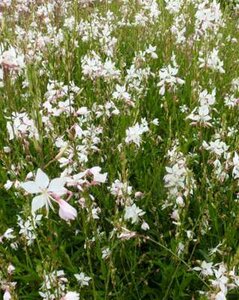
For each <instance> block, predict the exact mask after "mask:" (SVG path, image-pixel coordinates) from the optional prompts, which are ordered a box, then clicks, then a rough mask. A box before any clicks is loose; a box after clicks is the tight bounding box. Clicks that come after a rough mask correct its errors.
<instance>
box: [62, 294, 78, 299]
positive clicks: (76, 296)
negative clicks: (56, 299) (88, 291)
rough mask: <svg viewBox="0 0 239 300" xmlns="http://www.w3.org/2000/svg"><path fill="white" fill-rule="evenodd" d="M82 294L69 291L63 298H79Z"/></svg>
mask: <svg viewBox="0 0 239 300" xmlns="http://www.w3.org/2000/svg"><path fill="white" fill-rule="evenodd" d="M79 299H80V294H79V293H76V292H67V293H66V294H65V296H64V297H62V298H61V300H79Z"/></svg>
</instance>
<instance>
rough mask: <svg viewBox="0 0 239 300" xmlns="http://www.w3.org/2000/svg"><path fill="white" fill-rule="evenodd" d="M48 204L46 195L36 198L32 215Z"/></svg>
mask: <svg viewBox="0 0 239 300" xmlns="http://www.w3.org/2000/svg"><path fill="white" fill-rule="evenodd" d="M46 204H47V198H46V196H45V195H39V196H36V197H34V198H33V200H32V213H34V212H35V211H36V210H38V209H40V208H42V207H43V206H44V205H46Z"/></svg>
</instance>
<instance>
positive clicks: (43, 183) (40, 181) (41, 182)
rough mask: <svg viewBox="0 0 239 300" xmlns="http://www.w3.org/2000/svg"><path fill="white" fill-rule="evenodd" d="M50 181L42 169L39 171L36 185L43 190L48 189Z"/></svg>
mask: <svg viewBox="0 0 239 300" xmlns="http://www.w3.org/2000/svg"><path fill="white" fill-rule="evenodd" d="M49 181H50V180H49V178H48V176H47V175H46V173H44V172H43V171H42V170H41V169H38V170H37V174H36V179H35V182H36V184H37V185H38V186H39V187H41V188H42V189H46V188H47V187H48V184H49Z"/></svg>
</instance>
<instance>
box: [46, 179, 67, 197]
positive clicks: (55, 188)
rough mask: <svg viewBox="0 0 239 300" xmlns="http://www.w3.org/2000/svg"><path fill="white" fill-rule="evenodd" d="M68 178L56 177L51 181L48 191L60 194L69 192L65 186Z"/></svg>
mask: <svg viewBox="0 0 239 300" xmlns="http://www.w3.org/2000/svg"><path fill="white" fill-rule="evenodd" d="M66 182H67V179H66V178H64V177H62V178H55V179H53V180H52V181H51V182H50V185H49V188H48V191H49V192H53V193H56V194H58V195H63V194H65V193H66V192H67V189H65V188H64V185H65V184H66Z"/></svg>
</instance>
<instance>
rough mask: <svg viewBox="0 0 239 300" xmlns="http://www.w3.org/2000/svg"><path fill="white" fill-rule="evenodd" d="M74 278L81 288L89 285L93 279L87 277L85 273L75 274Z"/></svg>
mask: <svg viewBox="0 0 239 300" xmlns="http://www.w3.org/2000/svg"><path fill="white" fill-rule="evenodd" d="M74 276H75V278H76V280H77V281H78V283H79V284H80V286H86V285H89V281H90V280H91V278H90V277H89V276H86V275H85V273H83V272H81V273H80V274H74Z"/></svg>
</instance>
